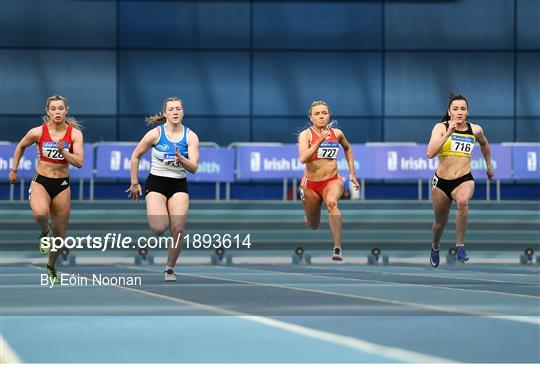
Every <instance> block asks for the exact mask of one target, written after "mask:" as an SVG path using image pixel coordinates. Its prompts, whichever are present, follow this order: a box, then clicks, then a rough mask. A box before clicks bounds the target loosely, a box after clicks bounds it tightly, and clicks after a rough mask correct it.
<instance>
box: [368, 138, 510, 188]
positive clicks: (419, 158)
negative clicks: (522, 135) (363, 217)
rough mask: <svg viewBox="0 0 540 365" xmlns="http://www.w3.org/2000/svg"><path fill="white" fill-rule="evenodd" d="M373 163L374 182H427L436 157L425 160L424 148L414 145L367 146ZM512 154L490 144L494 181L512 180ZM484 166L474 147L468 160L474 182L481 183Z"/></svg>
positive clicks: (507, 148) (478, 150)
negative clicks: (415, 180)
mask: <svg viewBox="0 0 540 365" xmlns="http://www.w3.org/2000/svg"><path fill="white" fill-rule="evenodd" d="M369 147H370V149H369V154H370V155H371V157H372V158H373V161H374V173H373V175H374V176H373V177H375V178H378V179H429V178H431V177H432V176H433V174H434V173H435V170H436V168H437V166H438V164H439V161H438V158H437V157H435V158H434V159H431V160H430V159H428V158H427V156H426V149H427V145H425V144H419V145H417V146H399V145H396V146H392V145H385V146H369ZM511 155H512V151H511V148H510V147H506V146H500V145H491V161H492V162H491V163H492V166H493V169H494V171H495V178H497V179H510V178H512V159H511ZM485 169H486V164H485V160H484V157H483V156H482V153H481V151H480V147H479V146H478V145H477V146H475V148H474V150H473V155H472V158H471V170H472V173H473V175H474V176H475V178H476V179H478V180H485V179H486V174H485V172H484V171H485Z"/></svg>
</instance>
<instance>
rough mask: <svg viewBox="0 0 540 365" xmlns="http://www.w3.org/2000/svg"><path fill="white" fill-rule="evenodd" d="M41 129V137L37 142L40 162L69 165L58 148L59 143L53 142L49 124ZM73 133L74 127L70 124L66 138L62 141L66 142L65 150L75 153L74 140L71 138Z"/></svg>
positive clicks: (45, 124)
mask: <svg viewBox="0 0 540 365" xmlns="http://www.w3.org/2000/svg"><path fill="white" fill-rule="evenodd" d="M41 127H42V130H41V137H40V138H39V141H38V142H37V149H38V156H39V160H40V161H44V162H50V163H56V164H63V165H67V164H68V162H67V161H66V159H65V157H64V155H63V154H62V153H60V151H59V150H58V147H56V145H57V143H58V142H55V141H53V139H52V138H51V135H50V133H49V127H48V126H47V123H44V124H43V125H42V126H41ZM72 131H73V126H71V125H70V124H68V126H67V129H66V134H64V137H62V141H64V149H67V150H68V151H69V152H73V140H72V138H71V133H72Z"/></svg>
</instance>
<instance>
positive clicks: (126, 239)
mask: <svg viewBox="0 0 540 365" xmlns="http://www.w3.org/2000/svg"><path fill="white" fill-rule="evenodd" d="M40 245H41V248H43V249H48V250H50V251H53V252H56V251H59V250H62V249H66V248H67V249H69V250H72V249H91V250H100V251H102V252H105V251H107V250H116V249H168V248H177V247H179V246H180V247H182V248H184V249H218V248H224V249H234V248H236V249H241V248H251V246H252V243H251V235H250V234H249V233H247V234H238V233H236V234H235V233H214V234H209V233H205V234H200V233H195V234H185V235H181V234H178V235H177V236H176V237H173V236H139V237H132V236H129V235H126V234H124V233H115V232H109V233H106V234H105V235H91V234H88V235H86V236H67V237H65V238H64V237H43V238H41V240H40Z"/></svg>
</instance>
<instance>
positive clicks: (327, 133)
mask: <svg viewBox="0 0 540 365" xmlns="http://www.w3.org/2000/svg"><path fill="white" fill-rule="evenodd" d="M328 137H330V130H329V129H328V128H325V129H323V131H322V133H321V139H320V142H321V143H323V142H324V141H325V140H326V139H327V138H328Z"/></svg>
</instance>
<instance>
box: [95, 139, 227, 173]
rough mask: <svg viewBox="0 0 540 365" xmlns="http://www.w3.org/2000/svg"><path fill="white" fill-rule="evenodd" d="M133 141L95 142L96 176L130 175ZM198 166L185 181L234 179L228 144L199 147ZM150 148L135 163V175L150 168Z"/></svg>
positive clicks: (134, 144) (146, 171)
mask: <svg viewBox="0 0 540 365" xmlns="http://www.w3.org/2000/svg"><path fill="white" fill-rule="evenodd" d="M136 145H137V144H136V143H132V142H125V143H121V142H120V143H119V142H101V143H97V144H96V156H97V158H96V177H100V178H117V179H129V178H130V161H131V154H132V153H133V150H134V149H135V146H136ZM199 154H200V157H199V168H198V170H197V173H196V174H189V175H188V180H189V181H197V182H232V181H234V150H231V149H229V148H222V147H220V148H211V147H200V148H199ZM150 166H151V152H150V151H148V152H147V153H145V154H144V155H143V156H142V157H141V159H140V163H139V173H138V176H139V179H145V178H146V176H148V173H149V172H150Z"/></svg>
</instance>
